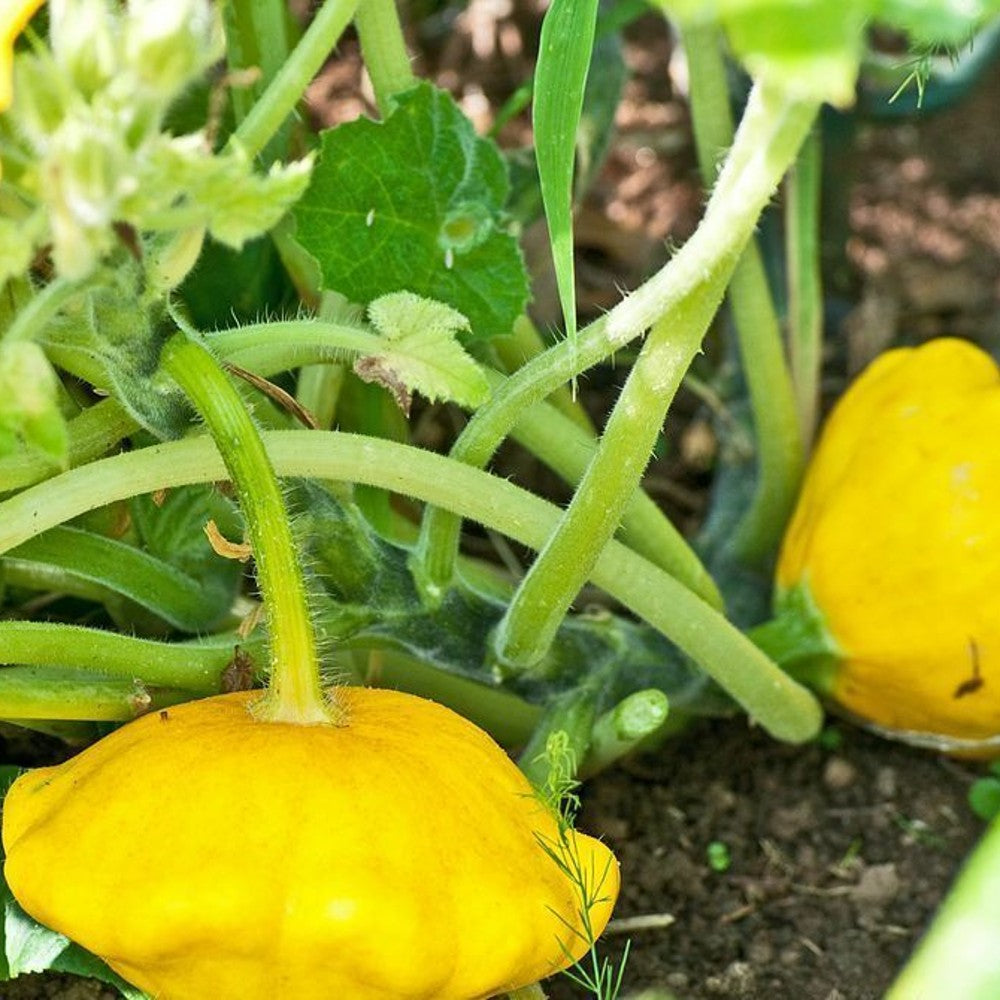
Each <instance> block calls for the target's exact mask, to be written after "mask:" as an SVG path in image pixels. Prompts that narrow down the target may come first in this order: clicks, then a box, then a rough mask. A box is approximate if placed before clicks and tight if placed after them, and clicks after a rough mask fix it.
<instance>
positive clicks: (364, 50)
mask: <svg viewBox="0 0 1000 1000" xmlns="http://www.w3.org/2000/svg"><path fill="white" fill-rule="evenodd" d="M354 26H355V28H357V31H358V38H359V39H360V40H361V54H362V55H363V56H364V60H365V68H366V69H367V70H368V75H369V76H370V77H371V81H372V88H373V89H374V91H375V100H376V102H377V103H378V110H379V113H380V114H381V115H382V117H383V118H385V117H387V116H388V114H389V112H390V111H392V99H393V97H395V96H396V94H401V93H402V92H403V91H404V90H409V89H410V88H411V87H413V86H414V85H415V84H416V82H417V78H416V77H415V76H414V75H413V70H412V69H411V68H410V56H409V54H408V53H407V51H406V42H405V41H404V39H403V28H402V25H400V23H399V12H398V11H397V10H396V3H395V0H360V2H359V3H358V9H357V12H356V13H355V15H354Z"/></svg>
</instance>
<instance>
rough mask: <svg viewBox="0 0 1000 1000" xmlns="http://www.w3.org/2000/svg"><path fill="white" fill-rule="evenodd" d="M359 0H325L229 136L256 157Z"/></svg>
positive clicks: (246, 151) (307, 82)
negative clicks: (264, 88) (257, 98)
mask: <svg viewBox="0 0 1000 1000" xmlns="http://www.w3.org/2000/svg"><path fill="white" fill-rule="evenodd" d="M357 3H358V0H326V2H325V3H324V4H323V6H322V7H320V9H319V11H317V13H316V16H315V18H313V22H312V24H310V25H309V27H308V28H307V29H306V32H305V34H304V35H303V36H302V38H300V39H299V44H298V45H296V46H295V48H294V49H293V50H292V54H291V55H290V56H289V57H288V58H287V59H286V60H285V62H284V63H283V65H282V67H281V69H280V70H278V72H277V74H276V75H275V77H274V79H273V80H272V81H271V84H270V85H269V86H268V88H267V90H265V91H264V93H263V94H262V95H261V98H260V100H259V101H257V103H256V104H254V106H253V107H252V108H251V109H250V111H249V113H248V114H247V116H246V117H245V118H244V119H243V121H241V122H240V124H239V127H238V128H237V129H236V131H235V132H233V134H232V136H231V137H230V140H229V145H230V146H239V147H240V148H241V149H243V150H244V152H245V153H246V154H247V156H249V157H251V158H252V157H255V156H256V155H257V154H258V153H259V152H260V151H261V150H262V149H263V148H264V147H265V146H266V145H267V144H268V143H269V142H270V141H271V139H272V138H273V137H274V136H275V135H277V133H278V132H279V130H280V129H281V127H282V125H283V124H284V122H285V119H286V118H287V117H288V116H289V115H290V114H291V113H292V111H294V110H295V105H296V104H297V103H298V101H299V99H300V98H301V97H302V95H303V94H304V93H305V89H306V87H307V86H308V85H309V81H310V80H312V78H313V77H314V76H315V75H316V73H317V72H319V69H320V67H321V66H322V65H323V63H324V62H325V61H326V59H327V57H328V56H329V54H330V52H331V51H332V50H333V48H334V46H335V45H336V44H337V41H338V39H339V38H340V36H341V35H342V34H343V33H344V29H345V28H346V27H347V24H348V22H349V21H350V20H351V17H352V16H353V15H354V11H355V8H356V7H357Z"/></svg>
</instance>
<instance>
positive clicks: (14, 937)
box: [3, 889, 69, 978]
mask: <svg viewBox="0 0 1000 1000" xmlns="http://www.w3.org/2000/svg"><path fill="white" fill-rule="evenodd" d="M7 892H8V893H9V892H10V890H9V889H8V890H7ZM3 930H4V951H5V953H6V958H7V969H8V975H9V976H10V977H11V978H14V977H15V976H20V975H22V974H23V973H25V972H44V971H45V970H46V969H51V968H52V963H53V962H54V961H55V960H56V959H57V958H58V957H59V956H60V955H61V954H62V953H63V952H64V951H65V950H66V949H67V948H68V947H69V938H67V937H64V936H63V935H62V934H56V933H55V931H50V930H49V929H48V928H47V927H43V926H42V925H41V924H40V923H38V921H37V920H33V919H32V918H31V917H29V916H28V914H27V913H25V912H24V910H22V909H21V907H20V906H19V905H18V903H17V900H15V899H14V897H13V896H8V897H7V900H6V903H5V905H4V921H3Z"/></svg>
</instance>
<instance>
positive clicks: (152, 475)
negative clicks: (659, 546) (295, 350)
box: [0, 431, 822, 743]
mask: <svg viewBox="0 0 1000 1000" xmlns="http://www.w3.org/2000/svg"><path fill="white" fill-rule="evenodd" d="M263 438H264V442H265V444H266V447H267V450H268V454H269V455H270V456H271V458H272V460H273V462H274V465H275V468H276V469H277V470H278V471H279V473H280V474H281V475H285V476H305V477H313V478H317V479H329V480H344V481H347V482H364V483H368V484H370V485H372V486H376V487H380V488H382V489H388V490H392V491H393V492H396V493H402V494H405V495H408V496H413V497H416V498H417V499H419V500H423V501H424V502H426V503H430V504H435V505H438V506H441V507H445V508H448V509H451V510H452V511H454V512H455V513H456V514H458V515H459V516H460V517H469V518H472V519H473V520H476V521H478V522H480V523H482V524H484V525H486V526H487V527H490V528H493V529H495V530H497V531H500V532H502V533H504V534H506V535H509V536H510V537H512V538H514V539H516V540H517V541H519V542H521V543H522V544H523V545H528V546H531V547H533V548H538V547H539V546H541V545H543V544H544V542H545V540H546V538H547V537H548V536H549V534H550V533H551V532H552V529H553V528H554V527H555V525H556V524H557V523H558V520H559V515H560V511H559V509H558V508H557V507H556V506H555V505H553V504H550V503H548V502H546V501H545V500H542V499H541V498H539V497H536V496H534V495H533V494H531V493H528V492H527V491H525V490H523V489H520V488H519V487H517V486H514V485H513V484H512V483H509V482H507V481H506V480H503V479H499V478H497V477H494V476H491V475H489V474H488V473H485V472H482V471H480V470H478V469H474V468H471V467H469V466H467V465H464V464H463V463H459V462H455V461H454V460H453V459H450V458H448V457H446V456H442V455H435V454H433V453H431V452H427V451H423V450H422V449H419V448H413V447H410V446H408V445H402V444H397V443H395V442H391V441H382V440H377V439H372V438H361V437H356V436H354V435H349V434H341V433H338V432H334V431H326V432H321V431H272V432H269V433H266V434H264V435H263ZM225 475H226V468H225V465H224V463H223V461H222V459H221V457H220V456H219V454H218V452H217V451H216V449H215V447H214V445H213V444H212V442H211V441H210V440H208V439H206V438H204V437H197V438H191V439H186V440H184V441H176V442H170V443H169V444H158V445H153V446H150V447H148V448H144V449H142V450H140V451H136V452H127V453H124V454H121V455H115V456H113V457H111V458H105V459H101V460H100V461H97V462H92V463H90V464H89V465H86V466H82V467H81V468H79V469H72V470H70V471H69V472H65V473H63V474H62V475H61V476H59V477H57V479H56V480H51V481H49V482H47V483H45V484H43V485H41V486H35V487H32V488H30V489H27V490H25V491H24V492H23V493H20V494H18V495H17V496H15V497H12V498H10V499H9V500H6V501H4V502H3V503H0V553H2V552H5V551H7V550H8V549H10V548H12V547H13V546H14V545H17V544H19V543H20V542H22V541H24V540H25V539H27V538H31V537H33V536H34V535H36V534H39V533H40V532H42V531H44V530H46V529H47V528H50V527H53V526H54V525H56V524H61V523H62V522H63V521H66V520H69V519H71V518H73V517H76V516H79V515H80V514H82V513H84V512H85V511H87V510H91V509H93V508H94V507H99V506H103V505H105V504H108V503H112V502H113V501H115V500H120V499H124V498H125V497H127V496H131V495H134V494H137V493H146V492H153V491H155V490H158V489H164V488H169V487H171V486H181V485H184V484H186V483H195V482H212V481H216V480H218V479H221V478H223V477H225ZM592 579H593V581H594V583H595V584H596V585H597V586H599V587H601V588H602V589H604V590H605V591H607V593H609V594H610V595H611V596H612V597H615V598H616V599H617V600H619V601H621V603H622V604H624V605H625V606H627V607H628V608H630V609H631V610H632V611H633V612H634V613H635V614H637V615H638V616H639V617H641V618H644V619H645V620H646V621H648V622H649V623H650V624H651V625H652V626H653V627H654V628H656V629H657V630H658V631H660V632H661V633H663V634H664V635H665V636H667V637H668V638H670V639H671V640H672V641H673V642H675V643H676V645H677V646H678V647H679V648H680V649H681V650H683V651H684V652H685V653H687V654H688V655H689V656H690V657H691V658H692V659H693V660H694V661H695V662H696V663H697V664H698V665H699V666H700V667H701V668H702V669H703V670H704V671H705V672H706V673H708V674H710V675H711V676H712V677H714V678H715V680H716V681H718V683H719V684H720V685H721V686H722V687H723V688H725V689H726V690H727V691H728V692H729V693H730V694H731V695H732V697H733V698H734V699H736V701H738V702H739V703H740V704H741V705H743V707H744V708H745V709H746V710H747V711H748V712H749V713H750V714H751V715H752V716H753V717H754V718H755V719H757V721H758V722H759V723H760V724H761V725H762V726H763V727H764V728H765V729H766V730H767V731H768V732H770V733H771V734H772V735H774V736H775V737H776V738H777V739H781V740H787V741H789V742H796V743H797V742H801V741H804V740H808V739H811V738H812V737H813V736H814V735H815V734H816V732H817V731H818V730H819V726H820V723H821V721H822V711H821V709H820V707H819V704H818V703H817V701H816V699H815V698H814V697H813V696H812V695H811V694H810V693H809V692H808V691H807V690H806V689H805V688H803V687H802V686H801V685H799V684H796V683H795V682H794V681H792V680H790V679H789V678H788V677H787V676H785V674H783V673H782V672H781V671H780V670H779V669H778V668H777V667H775V665H774V664H773V663H772V662H771V661H770V660H769V659H768V658H767V657H766V656H765V655H764V654H763V653H762V652H761V651H760V650H759V649H757V647H756V646H754V645H753V643H751V642H750V640H749V639H747V638H746V637H745V636H744V635H743V634H742V633H741V632H739V630H738V629H736V628H735V627H734V626H733V625H732V624H731V623H730V622H728V621H727V620H726V619H725V618H724V617H723V616H722V615H721V614H720V613H719V612H718V611H716V610H714V609H713V608H711V607H710V606H709V605H707V604H706V603H705V602H704V601H702V600H700V599H699V598H698V597H696V596H695V595H694V594H692V593H691V591H690V590H688V589H687V588H686V587H684V586H682V585H681V584H679V583H678V582H677V581H676V580H675V579H674V578H673V577H671V576H669V575H668V574H667V573H665V572H664V571H663V570H661V569H659V568H657V567H656V566H654V565H652V564H651V563H649V562H648V561H647V560H645V559H643V558H642V557H641V556H637V555H636V554H635V553H634V552H632V551H631V550H629V549H628V548H626V547H625V546H623V545H621V544H620V543H617V542H614V541H612V542H610V543H609V544H608V545H607V546H606V547H605V549H604V551H603V552H602V553H601V555H600V557H599V559H598V561H597V564H596V565H595V567H594V571H593V574H592Z"/></svg>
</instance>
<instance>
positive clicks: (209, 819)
mask: <svg viewBox="0 0 1000 1000" xmlns="http://www.w3.org/2000/svg"><path fill="white" fill-rule="evenodd" d="M254 697H258V695H256V694H250V693H237V694H230V695H222V696H219V697H215V698H209V699H206V700H204V701H198V702H192V703H189V704H185V705H182V706H178V707H176V708H171V709H169V710H168V711H162V712H159V713H154V714H152V715H148V716H145V717H143V718H141V719H139V720H138V721H136V722H133V723H131V724H130V725H127V726H125V727H124V728H122V729H120V730H118V731H116V732H115V733H113V734H112V735H111V736H109V737H107V738H106V739H104V740H102V741H100V742H99V743H97V744H95V745H94V746H92V747H90V748H89V749H88V750H86V751H84V752H83V753H81V754H80V755H78V756H77V757H74V758H73V759H71V760H70V761H68V762H67V763H65V764H62V765H60V766H58V767H52V768H44V769H41V770H38V771H34V772H31V773H29V774H27V775H25V776H23V777H22V778H20V779H19V780H18V781H17V782H16V783H15V784H14V786H13V788H12V789H11V790H10V792H9V794H8V796H7V800H6V803H5V806H4V815H3V841H4V845H5V848H6V851H7V861H6V865H5V874H6V876H7V880H8V882H9V884H10V887H11V889H12V890H13V892H14V895H15V896H16V897H17V899H18V901H19V902H20V903H21V905H22V906H23V907H24V908H25V909H26V910H27V911H28V912H29V913H30V914H31V915H32V916H34V917H35V918H36V919H38V920H39V921H41V922H42V923H44V924H47V925H48V926H50V927H52V928H54V929H55V930H58V931H61V932H62V933H64V934H66V935H68V936H69V937H71V938H72V939H74V940H75V941H78V942H79V943H80V944H82V945H84V946H85V947H86V948H89V949H90V950H91V951H93V952H95V953H96V954H98V955H100V956H101V957H102V958H104V959H105V960H106V961H107V962H108V964H109V965H111V967H112V968H113V969H115V970H116V971H117V972H119V973H120V974H121V975H122V976H124V977H125V978H126V979H128V980H129V981H130V982H132V983H134V984H135V985H137V986H139V987H140V988H142V989H144V990H146V991H147V992H149V993H151V994H152V995H153V996H155V997H157V998H159V1000H406V998H414V1000H415V998H427V1000H430V998H436V1000H471V998H478V997H488V996H492V995H494V994H496V993H501V992H504V991H508V990H511V989H514V988H517V987H520V986H524V985H527V984H530V983H533V982H535V981H536V980H537V979H540V978H542V977H543V976H546V975H549V974H550V973H552V972H553V971H555V970H557V969H560V968H563V967H565V966H566V965H567V964H568V959H567V958H566V955H565V954H564V951H563V945H565V947H566V948H567V949H568V950H569V951H570V952H572V954H573V955H574V956H580V955H581V954H583V952H584V951H585V950H586V943H585V940H584V938H583V936H581V934H580V933H571V932H570V929H569V928H570V927H573V928H576V930H577V932H579V931H580V930H581V913H580V910H581V906H582V903H581V897H580V893H579V890H578V889H577V887H575V886H574V885H573V884H572V882H571V880H570V879H569V878H567V876H566V874H565V873H564V872H563V871H562V870H561V869H560V866H559V865H557V864H556V862H555V861H554V860H553V859H552V858H551V857H549V856H548V854H547V853H546V851H545V850H544V849H543V847H542V846H541V843H540V842H544V843H547V844H549V845H550V846H552V847H554V848H555V849H556V852H557V853H558V852H559V850H560V847H559V844H560V833H559V828H558V826H557V823H556V820H555V819H554V817H553V815H552V813H551V812H550V811H549V809H548V808H547V807H546V806H544V805H543V804H542V803H541V802H539V800H538V799H537V798H536V797H535V796H534V795H533V794H532V789H531V787H530V786H529V784H528V782H527V781H526V779H525V778H524V776H523V775H522V774H521V772H520V771H518V770H517V768H516V767H515V766H514V765H513V764H512V763H511V762H510V760H509V759H508V758H507V756H506V755H505V754H504V753H503V751H502V750H501V749H500V748H499V747H498V746H497V745H496V744H495V743H494V742H493V741H492V740H491V739H490V737H489V736H487V735H486V734H485V733H483V732H482V731H481V730H479V729H477V728H476V727H475V726H474V725H472V724H471V723H470V722H468V721H466V720H465V719H463V718H461V717H460V716H458V715H456V714H455V713H453V712H451V711H449V710H448V709H446V708H443V707H441V706H439V705H436V704H434V703H433V702H430V701H425V700H423V699H421V698H416V697H413V696H411V695H406V694H400V693H398V692H392V691H385V690H374V689H365V688H339V689H338V700H339V701H340V702H341V703H342V704H343V706H344V708H345V709H346V713H347V715H346V719H347V724H346V725H344V726H339V727H338V726H328V725H315V726H304V725H291V724H287V723H273V722H259V721H256V720H255V719H254V718H253V717H252V716H251V714H250V712H249V711H248V705H249V703H250V701H251V699H252V698H254ZM562 843H563V845H564V847H565V848H568V853H569V854H570V855H572V856H573V858H574V859H575V860H577V861H579V863H580V865H581V870H582V872H583V873H585V877H586V878H587V879H588V880H589V884H590V888H591V890H594V889H595V888H596V887H597V886H598V884H599V889H597V891H595V892H593V895H594V896H599V897H600V901H599V902H596V903H595V904H594V905H593V906H592V907H591V910H590V921H591V924H592V926H593V929H594V933H595V934H599V933H600V931H601V930H603V928H604V925H605V924H606V923H607V920H608V917H609V916H610V913H611V909H612V906H613V904H614V900H615V897H616V895H617V892H618V867H617V863H616V862H615V859H614V857H613V855H612V854H611V852H610V851H609V850H608V849H607V848H606V847H604V845H603V844H601V843H600V842H599V841H596V840H593V839H592V838H590V837H586V836H583V835H582V834H573V833H572V832H568V833H566V834H564V837H563V840H562Z"/></svg>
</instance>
